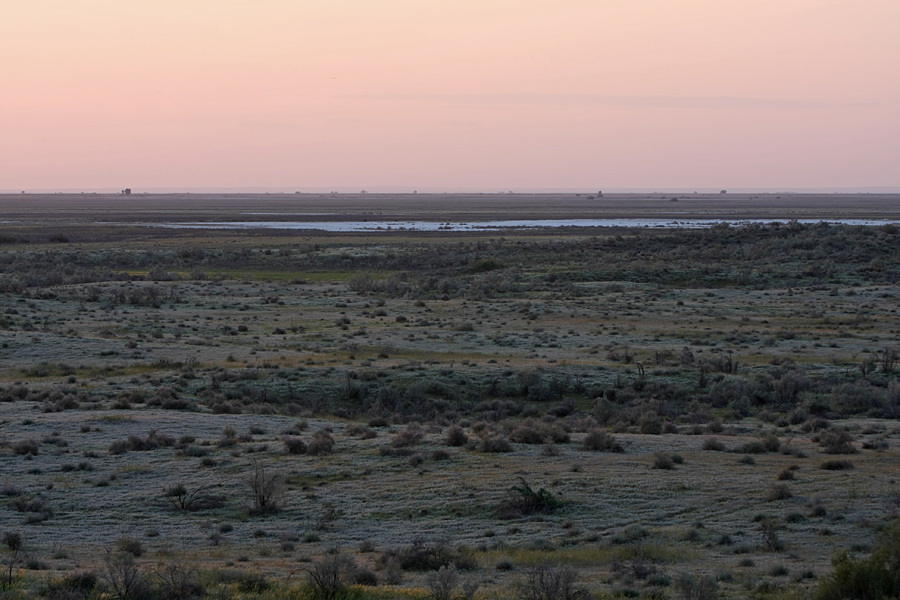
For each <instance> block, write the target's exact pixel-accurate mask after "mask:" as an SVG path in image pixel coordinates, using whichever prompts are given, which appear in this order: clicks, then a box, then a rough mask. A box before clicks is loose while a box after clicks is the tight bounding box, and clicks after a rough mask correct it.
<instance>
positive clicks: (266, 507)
mask: <svg viewBox="0 0 900 600" xmlns="http://www.w3.org/2000/svg"><path fill="white" fill-rule="evenodd" d="M247 483H248V484H249V485H250V500H251V503H252V504H251V507H250V511H251V512H252V513H253V514H266V513H273V512H278V511H279V510H280V509H281V497H282V494H283V492H284V480H283V477H282V476H281V475H280V474H278V473H274V474H272V473H268V472H267V471H266V468H265V467H264V466H263V465H262V464H261V463H260V462H258V461H254V462H253V470H252V471H251V473H250V477H249V479H248V480H247Z"/></svg>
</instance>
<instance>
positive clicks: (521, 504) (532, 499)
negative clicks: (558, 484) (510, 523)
mask: <svg viewBox="0 0 900 600" xmlns="http://www.w3.org/2000/svg"><path fill="white" fill-rule="evenodd" d="M562 505H563V502H562V501H561V500H559V499H558V498H557V497H556V496H554V495H553V494H552V493H550V492H548V491H547V490H545V489H544V488H540V489H539V490H537V491H535V490H534V489H532V487H531V486H530V485H529V484H528V482H527V481H525V478H524V477H519V484H518V485H514V486H512V487H511V488H510V489H509V493H508V495H507V498H506V500H504V501H503V502H502V503H501V504H500V506H499V507H498V513H499V516H500V518H503V519H515V518H518V517H522V516H526V515H534V514H547V513H551V512H553V511H555V510H556V509H558V508H560V507H561V506H562Z"/></svg>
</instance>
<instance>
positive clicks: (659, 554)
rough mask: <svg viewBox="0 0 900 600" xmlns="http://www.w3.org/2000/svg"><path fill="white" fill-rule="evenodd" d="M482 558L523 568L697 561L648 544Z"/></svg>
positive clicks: (516, 551)
mask: <svg viewBox="0 0 900 600" xmlns="http://www.w3.org/2000/svg"><path fill="white" fill-rule="evenodd" d="M481 557H482V558H483V559H484V560H483V562H485V563H487V564H493V562H495V561H496V560H498V559H504V558H505V559H511V560H513V561H514V562H515V563H516V564H522V565H545V564H557V565H565V566H572V567H586V566H593V565H606V564H611V563H613V562H619V561H628V560H635V559H640V560H646V561H653V562H660V563H667V564H671V563H680V562H690V561H692V560H696V559H697V558H699V557H700V553H699V552H697V551H696V550H694V549H692V548H685V547H682V546H669V545H665V544H658V543H653V542H647V543H632V544H622V545H617V546H593V547H578V548H559V549H552V550H545V549H531V548H511V549H502V550H501V549H497V550H487V551H485V552H484V553H483V554H481Z"/></svg>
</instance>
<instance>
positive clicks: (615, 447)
mask: <svg viewBox="0 0 900 600" xmlns="http://www.w3.org/2000/svg"><path fill="white" fill-rule="evenodd" d="M583 445H584V448H585V450H593V451H594V452H624V451H625V449H624V448H623V447H622V444H620V443H619V441H618V440H617V439H616V438H615V436H613V435H612V434H610V433H608V432H606V431H602V430H599V429H594V430H592V431H590V432H589V433H588V434H587V435H586V436H585V438H584V442H583Z"/></svg>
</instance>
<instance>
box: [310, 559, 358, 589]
mask: <svg viewBox="0 0 900 600" xmlns="http://www.w3.org/2000/svg"><path fill="white" fill-rule="evenodd" d="M353 567H354V564H353V561H352V560H351V559H349V558H348V557H346V556H341V555H340V554H326V555H325V557H324V558H323V559H322V560H320V561H319V562H317V563H315V564H314V565H313V566H312V568H310V569H309V585H310V588H312V592H313V597H314V598H316V600H336V599H337V598H338V597H340V596H341V594H342V593H343V591H344V588H345V587H346V586H347V583H346V579H347V576H348V575H349V574H350V572H351V571H352V570H353Z"/></svg>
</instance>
